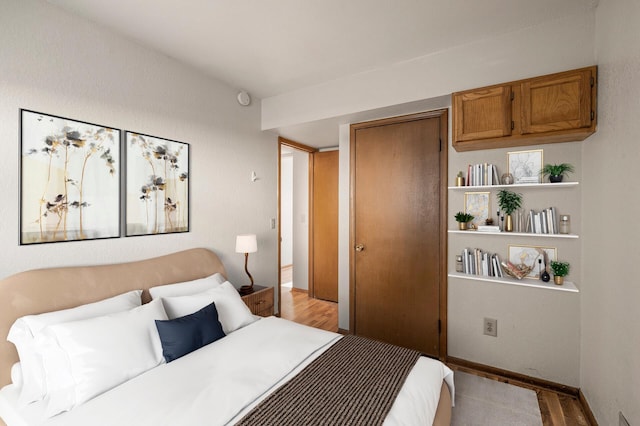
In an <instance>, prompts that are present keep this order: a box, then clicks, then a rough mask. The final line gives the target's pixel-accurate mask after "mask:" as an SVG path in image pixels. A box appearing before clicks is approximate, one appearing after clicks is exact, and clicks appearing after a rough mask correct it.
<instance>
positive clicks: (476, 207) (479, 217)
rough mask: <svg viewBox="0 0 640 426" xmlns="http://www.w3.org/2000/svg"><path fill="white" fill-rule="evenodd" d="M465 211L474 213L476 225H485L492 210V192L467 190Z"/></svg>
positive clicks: (474, 224) (474, 223)
mask: <svg viewBox="0 0 640 426" xmlns="http://www.w3.org/2000/svg"><path fill="white" fill-rule="evenodd" d="M464 212H465V213H469V214H471V215H473V221H471V223H473V226H474V227H476V228H477V227H478V225H484V224H485V221H486V220H487V219H488V218H489V215H490V212H491V193H490V192H465V193H464Z"/></svg>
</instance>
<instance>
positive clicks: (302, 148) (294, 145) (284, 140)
mask: <svg viewBox="0 0 640 426" xmlns="http://www.w3.org/2000/svg"><path fill="white" fill-rule="evenodd" d="M282 146H288V147H289V148H293V149H297V150H299V151H304V152H306V153H308V154H309V271H308V275H309V279H308V280H309V290H308V292H309V294H313V291H312V290H313V277H312V273H311V272H312V270H313V269H312V261H313V260H312V259H313V256H312V254H313V253H312V244H311V243H312V240H311V237H312V232H311V231H312V225H313V217H312V210H311V209H312V208H313V194H312V193H311V188H313V173H311V172H312V171H313V153H314V152H317V151H318V149H317V148H313V147H310V146H308V145H304V144H301V143H299V142H296V141H292V140H290V139H287V138H283V137H282V136H278V211H277V217H278V259H277V261H278V316H280V314H281V312H282V310H281V308H282V298H281V297H280V296H281V294H282V286H281V283H280V281H281V280H282V274H281V266H280V263H281V254H282V219H281V218H282V216H281V207H282Z"/></svg>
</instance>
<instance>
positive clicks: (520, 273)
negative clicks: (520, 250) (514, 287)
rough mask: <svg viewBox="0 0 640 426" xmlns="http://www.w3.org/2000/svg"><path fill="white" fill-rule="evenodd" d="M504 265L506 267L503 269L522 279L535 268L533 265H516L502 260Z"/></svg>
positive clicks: (508, 273) (510, 274)
mask: <svg viewBox="0 0 640 426" xmlns="http://www.w3.org/2000/svg"><path fill="white" fill-rule="evenodd" d="M502 267H503V268H504V269H503V270H504V272H506V273H507V275H509V276H511V277H513V278H515V279H517V280H521V279H522V278H524V277H526V276H527V275H529V274H530V273H531V271H532V270H533V266H527V265H525V264H523V263H520V264H517V265H516V264H514V263H511V262H509V261H506V262H502Z"/></svg>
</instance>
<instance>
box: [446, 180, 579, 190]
mask: <svg viewBox="0 0 640 426" xmlns="http://www.w3.org/2000/svg"><path fill="white" fill-rule="evenodd" d="M578 185H580V182H558V183H514V184H512V185H480V186H450V187H449V189H454V190H458V191H468V190H475V191H477V190H485V191H487V190H490V189H502V188H563V187H564V188H567V187H572V186H578Z"/></svg>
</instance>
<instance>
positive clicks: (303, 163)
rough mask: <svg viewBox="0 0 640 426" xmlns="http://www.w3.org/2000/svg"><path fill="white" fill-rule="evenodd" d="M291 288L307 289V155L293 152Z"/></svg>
mask: <svg viewBox="0 0 640 426" xmlns="http://www.w3.org/2000/svg"><path fill="white" fill-rule="evenodd" d="M292 257H293V287H295V288H299V289H301V290H308V289H309V154H308V153H306V152H303V151H299V150H296V149H294V150H293V256H292Z"/></svg>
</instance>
